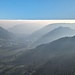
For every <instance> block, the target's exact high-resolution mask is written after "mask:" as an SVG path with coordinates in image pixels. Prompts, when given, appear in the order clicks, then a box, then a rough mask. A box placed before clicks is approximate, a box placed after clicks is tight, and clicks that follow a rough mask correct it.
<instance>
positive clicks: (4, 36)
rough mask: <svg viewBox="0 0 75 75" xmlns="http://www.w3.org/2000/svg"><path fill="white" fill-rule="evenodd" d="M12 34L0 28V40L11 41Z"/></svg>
mask: <svg viewBox="0 0 75 75" xmlns="http://www.w3.org/2000/svg"><path fill="white" fill-rule="evenodd" d="M12 37H13V34H12V33H10V32H9V31H7V30H6V29H4V28H2V27H0V38H2V39H11V38H12Z"/></svg>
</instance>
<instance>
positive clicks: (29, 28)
mask: <svg viewBox="0 0 75 75" xmlns="http://www.w3.org/2000/svg"><path fill="white" fill-rule="evenodd" d="M40 28H41V26H39V25H38V24H35V23H26V24H18V25H15V26H13V27H11V28H9V29H8V30H9V31H10V32H12V33H14V34H16V35H17V34H20V35H21V34H22V35H26V36H27V35H29V34H31V33H33V32H34V31H36V30H38V29H40Z"/></svg>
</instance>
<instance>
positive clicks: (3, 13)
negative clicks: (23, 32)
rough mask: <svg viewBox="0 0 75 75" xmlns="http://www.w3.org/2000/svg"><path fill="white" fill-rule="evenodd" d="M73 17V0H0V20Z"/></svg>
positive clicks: (74, 12) (74, 7) (74, 11)
mask: <svg viewBox="0 0 75 75" xmlns="http://www.w3.org/2000/svg"><path fill="white" fill-rule="evenodd" d="M55 19H62V20H64V19H75V0H0V20H55Z"/></svg>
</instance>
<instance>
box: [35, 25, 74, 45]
mask: <svg viewBox="0 0 75 75" xmlns="http://www.w3.org/2000/svg"><path fill="white" fill-rule="evenodd" d="M74 35H75V30H73V29H71V28H69V27H62V26H60V27H58V28H55V29H53V30H52V31H50V32H48V33H46V34H45V35H43V36H42V37H40V38H39V39H38V40H37V41H35V43H34V44H35V45H40V44H44V43H49V42H51V41H54V40H56V39H59V38H61V37H65V36H74Z"/></svg>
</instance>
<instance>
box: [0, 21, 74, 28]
mask: <svg viewBox="0 0 75 75" xmlns="http://www.w3.org/2000/svg"><path fill="white" fill-rule="evenodd" d="M52 23H75V20H0V26H2V27H4V28H6V29H7V28H10V27H12V26H15V25H19V24H23V25H26V24H29V25H32V24H34V25H38V26H39V27H40V28H41V27H43V26H45V25H48V24H52Z"/></svg>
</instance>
